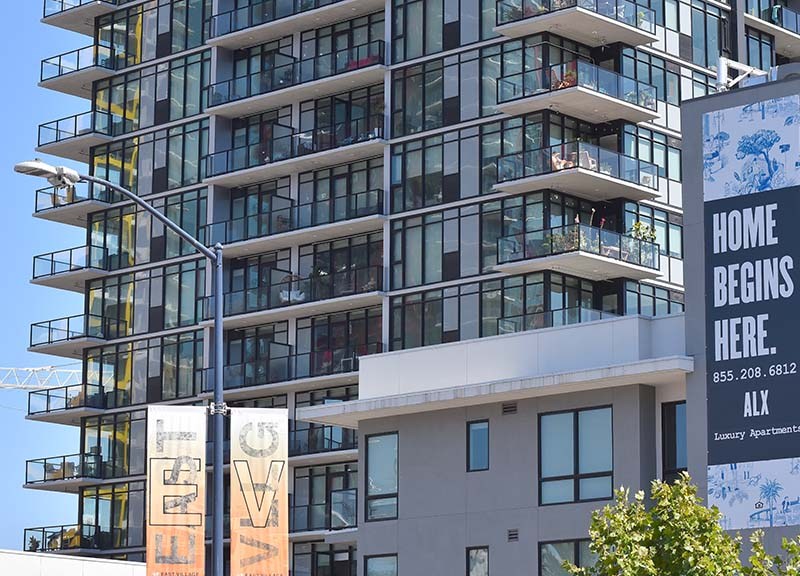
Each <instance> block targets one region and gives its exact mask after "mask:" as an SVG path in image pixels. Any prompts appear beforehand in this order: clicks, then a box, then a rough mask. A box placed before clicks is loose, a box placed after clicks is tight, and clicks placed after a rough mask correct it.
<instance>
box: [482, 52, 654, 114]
mask: <svg viewBox="0 0 800 576" xmlns="http://www.w3.org/2000/svg"><path fill="white" fill-rule="evenodd" d="M497 102H498V106H497V108H498V110H500V111H501V112H504V113H505V114H509V115H511V116H516V115H520V114H528V113H529V112H538V111H540V110H555V111H557V112H560V113H561V114H566V115H568V116H573V117H575V118H580V119H581V120H586V121H587V122H591V123H593V124H600V123H603V122H608V121H610V120H618V119H621V120H628V121H630V122H646V121H651V120H655V119H656V118H658V112H657V111H656V89H655V88H654V87H653V86H650V85H649V84H645V83H644V82H639V81H637V80H634V79H633V78H627V77H625V76H621V75H620V74H617V73H616V72H613V71H611V70H606V69H605V68H600V67H599V66H596V65H594V64H592V63H590V62H586V61H584V60H573V61H572V62H567V63H565V64H556V65H555V66H551V67H549V68H538V69H536V70H529V71H527V72H520V73H518V74H511V75H508V76H503V77H502V78H500V79H499V80H498V83H497Z"/></svg>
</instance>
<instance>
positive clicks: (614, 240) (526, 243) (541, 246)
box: [497, 224, 660, 270]
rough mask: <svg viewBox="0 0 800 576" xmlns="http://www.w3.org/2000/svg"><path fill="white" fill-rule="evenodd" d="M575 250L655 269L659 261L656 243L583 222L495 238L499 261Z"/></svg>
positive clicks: (510, 260) (504, 261) (541, 256)
mask: <svg viewBox="0 0 800 576" xmlns="http://www.w3.org/2000/svg"><path fill="white" fill-rule="evenodd" d="M578 251H580V252H588V253H590V254H596V255H599V256H602V257H604V258H610V259H612V260H617V261H619V262H626V263H628V264H636V265H637V266H644V267H645V268H650V269H652V270H658V269H659V264H660V262H659V260H660V258H659V246H658V244H656V243H655V242H648V241H646V240H640V239H638V238H633V237H632V236H626V235H624V234H620V233H619V232H614V231H612V230H604V229H602V228H596V227H594V226H588V225H586V224H570V225H568V226H562V227H560V228H546V229H544V230H537V231H534V232H522V233H519V234H514V235H512V236H506V237H504V238H499V239H498V240H497V261H498V263H499V264H505V263H508V262H517V261H520V260H531V259H534V258H543V257H546V256H554V255H556V254H566V253H569V252H578Z"/></svg>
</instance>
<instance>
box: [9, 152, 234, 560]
mask: <svg viewBox="0 0 800 576" xmlns="http://www.w3.org/2000/svg"><path fill="white" fill-rule="evenodd" d="M14 169H15V170H16V171H17V172H20V173H22V174H28V175H31V176H40V177H44V178H47V179H48V180H49V181H50V182H51V184H53V185H55V186H56V187H67V186H74V185H75V184H76V183H78V182H80V181H83V182H91V183H93V184H98V185H100V186H105V187H106V188H109V189H111V190H114V191H115V192H119V193H120V194H122V195H123V196H124V197H125V198H127V199H128V200H131V201H132V202H134V203H135V204H136V205H137V206H139V207H141V208H142V209H143V210H145V211H147V212H149V213H150V214H151V215H152V216H153V218H155V219H156V220H158V221H159V222H161V223H162V224H164V226H166V227H167V228H169V229H170V230H172V231H173V232H174V233H175V234H177V235H178V236H180V237H181V238H182V239H183V240H185V241H186V242H188V243H189V244H191V245H192V246H193V247H194V248H195V250H197V251H198V252H200V253H201V254H202V255H203V256H205V257H206V258H207V259H208V261H209V263H210V264H212V265H213V267H214V294H213V295H214V402H213V403H212V405H211V406H210V413H211V414H212V415H213V417H214V419H213V421H214V464H213V478H214V487H213V490H214V494H213V522H214V533H213V539H212V541H211V547H212V551H213V562H214V570H213V576H223V570H224V565H225V563H224V560H225V558H224V546H223V539H224V526H225V524H224V516H225V515H224V506H225V477H224V465H223V457H224V451H223V443H224V441H225V414H226V413H227V406H225V400H224V397H223V382H222V372H223V365H224V362H225V360H224V355H223V330H222V318H223V300H224V294H223V275H222V272H223V257H222V244H220V243H219V242H217V243H216V244H215V245H214V249H213V250H211V249H210V248H208V247H207V246H206V245H205V244H203V243H202V242H200V241H199V240H198V239H197V238H195V237H194V236H192V235H191V234H189V233H188V232H187V231H186V230H184V229H183V228H181V227H180V226H178V225H177V224H176V223H175V222H173V221H172V220H170V219H169V218H167V217H166V216H165V215H164V214H162V213H161V212H159V211H158V210H156V209H155V208H154V207H153V206H152V205H150V204H149V203H147V202H145V201H144V200H142V198H140V197H139V196H138V195H136V194H134V193H133V192H131V191H130V190H127V189H126V188H123V187H122V186H118V185H117V184H114V183H113V182H109V181H108V180H103V179H102V178H97V177H96V176H89V175H86V174H78V173H77V172H75V171H74V170H72V169H69V168H63V167H54V166H49V165H48V164H45V163H44V162H41V161H40V160H35V161H33V162H22V163H20V164H17V165H16V166H15V167H14Z"/></svg>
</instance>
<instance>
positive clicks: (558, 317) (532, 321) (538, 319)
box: [497, 306, 618, 334]
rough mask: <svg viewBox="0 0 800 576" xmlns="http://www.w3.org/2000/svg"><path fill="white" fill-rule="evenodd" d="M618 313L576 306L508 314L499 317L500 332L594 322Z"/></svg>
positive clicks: (508, 332)
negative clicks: (513, 314)
mask: <svg viewBox="0 0 800 576" xmlns="http://www.w3.org/2000/svg"><path fill="white" fill-rule="evenodd" d="M617 317H618V316H617V314H614V313H613V312H606V311H604V310H595V309H594V308H589V307H584V306H575V307H572V308H561V309H559V310H540V311H536V312H532V313H530V314H519V315H517V316H506V317H503V318H498V319H497V333H498V334H513V333H516V332H527V331H528V330H538V329H540V328H553V327H554V326H569V325H571V324H579V323H581V322H594V321H596V320H604V319H606V318H617Z"/></svg>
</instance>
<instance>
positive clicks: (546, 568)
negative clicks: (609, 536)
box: [539, 540, 596, 576]
mask: <svg viewBox="0 0 800 576" xmlns="http://www.w3.org/2000/svg"><path fill="white" fill-rule="evenodd" d="M595 558H596V557H595V555H594V554H593V553H592V551H591V550H589V540H567V541H563V542H542V543H541V544H539V576H567V571H566V570H564V568H562V567H561V565H562V563H563V562H564V561H565V560H566V561H569V562H572V563H573V564H575V565H576V566H578V567H579V568H584V567H588V566H592V565H594V563H595Z"/></svg>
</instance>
